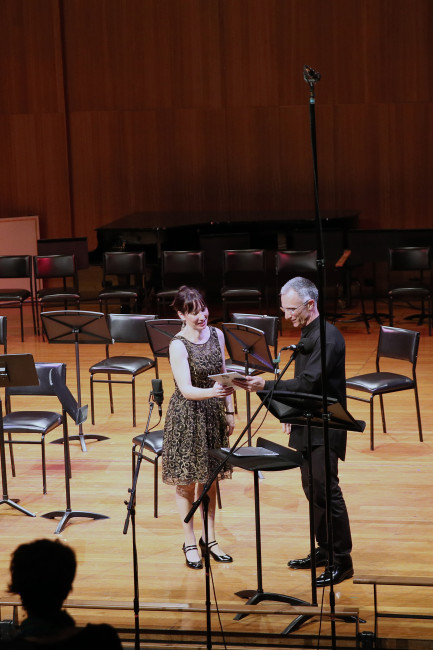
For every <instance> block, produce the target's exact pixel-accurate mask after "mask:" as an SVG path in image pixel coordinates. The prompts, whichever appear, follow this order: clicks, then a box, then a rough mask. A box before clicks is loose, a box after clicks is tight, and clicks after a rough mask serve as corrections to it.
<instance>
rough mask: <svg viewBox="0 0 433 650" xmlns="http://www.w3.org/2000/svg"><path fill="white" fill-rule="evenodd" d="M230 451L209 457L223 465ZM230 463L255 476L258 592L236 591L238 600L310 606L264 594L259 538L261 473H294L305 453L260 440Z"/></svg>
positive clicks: (235, 454)
mask: <svg viewBox="0 0 433 650" xmlns="http://www.w3.org/2000/svg"><path fill="white" fill-rule="evenodd" d="M229 452H230V449H228V448H227V449H224V448H223V449H211V450H209V455H210V456H212V457H213V458H216V459H217V460H219V461H223V460H224V459H225V458H226V457H227V454H228V453H229ZM230 463H231V464H232V465H234V466H235V467H240V468H242V469H245V470H248V471H251V472H253V473H254V513H255V527H256V560H257V589H244V590H242V591H237V592H236V596H239V597H240V598H247V599H248V600H247V603H246V604H247V605H257V604H258V603H260V602H262V601H263V600H274V601H277V602H280V603H288V604H289V605H298V606H299V605H310V603H307V602H305V601H304V600H300V599H299V598H295V597H294V596H286V595H284V594H277V593H274V592H269V591H264V590H263V581H262V545H261V534H260V494H259V472H262V471H272V472H278V471H282V470H285V469H293V468H295V467H300V466H301V465H302V453H301V452H300V451H294V450H293V449H288V448H287V447H283V446H282V445H277V444H276V443H274V442H271V441H269V440H265V439H264V438H258V439H257V447H239V448H238V449H236V450H235V451H234V452H233V453H232V454H231V456H230ZM245 616H248V614H243V613H239V614H236V616H235V617H234V619H235V620H236V621H239V620H240V619H242V618H244V617H245Z"/></svg>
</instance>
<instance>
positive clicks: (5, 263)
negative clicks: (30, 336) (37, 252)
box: [0, 255, 36, 341]
mask: <svg viewBox="0 0 433 650" xmlns="http://www.w3.org/2000/svg"><path fill="white" fill-rule="evenodd" d="M5 278H7V279H11V280H25V281H26V284H27V286H28V288H26V287H16V288H15V287H14V288H7V289H6V288H0V302H1V303H6V304H7V305H8V307H9V306H11V307H18V308H19V310H20V322H21V341H24V320H23V304H24V303H25V302H26V301H28V302H30V305H31V308H32V317H33V331H34V333H35V334H36V319H35V305H34V300H33V278H32V258H31V256H30V255H0V279H5Z"/></svg>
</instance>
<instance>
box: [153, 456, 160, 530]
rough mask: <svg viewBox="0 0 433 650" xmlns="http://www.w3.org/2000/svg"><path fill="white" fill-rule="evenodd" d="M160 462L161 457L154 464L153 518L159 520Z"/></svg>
mask: <svg viewBox="0 0 433 650" xmlns="http://www.w3.org/2000/svg"><path fill="white" fill-rule="evenodd" d="M158 460H159V456H158V455H156V456H155V460H154V463H153V516H154V517H155V519H158Z"/></svg>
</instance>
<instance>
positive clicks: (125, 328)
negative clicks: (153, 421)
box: [89, 314, 157, 427]
mask: <svg viewBox="0 0 433 650" xmlns="http://www.w3.org/2000/svg"><path fill="white" fill-rule="evenodd" d="M154 318H155V316H154V315H144V314H108V316H107V323H108V329H109V330H110V335H111V337H112V342H113V343H114V344H116V343H118V344H119V343H125V344H131V343H134V344H140V345H141V348H140V349H143V347H144V344H147V343H148V342H149V340H148V336H147V329H146V322H148V321H150V320H153V319H154ZM130 350H131V347H130V345H129V346H128V351H130ZM105 355H106V358H105V359H102V361H99V362H98V363H95V364H93V365H92V366H91V368H89V372H90V407H91V412H92V424H95V400H94V384H108V390H109V396H110V410H111V413H114V402H113V390H112V384H130V385H131V389H132V426H134V427H135V426H136V398H135V378H136V377H138V375H141V374H142V373H143V372H146V370H150V369H151V368H155V371H156V363H155V359H152V358H150V357H147V356H144V355H141V356H138V355H137V356H135V355H134V356H133V355H131V354H122V355H118V356H113V357H110V344H107V345H106V346H105ZM101 375H106V376H107V378H106V379H96V378H95V377H96V376H98V377H99V376H101ZM113 375H119V376H120V377H123V378H122V379H121V378H117V379H115V378H113ZM156 376H157V375H156Z"/></svg>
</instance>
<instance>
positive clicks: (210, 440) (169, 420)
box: [162, 327, 231, 485]
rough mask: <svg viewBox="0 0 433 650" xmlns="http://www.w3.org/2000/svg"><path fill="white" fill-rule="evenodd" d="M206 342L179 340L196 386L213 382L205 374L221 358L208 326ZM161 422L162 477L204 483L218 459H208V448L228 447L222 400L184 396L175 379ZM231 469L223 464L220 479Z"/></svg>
mask: <svg viewBox="0 0 433 650" xmlns="http://www.w3.org/2000/svg"><path fill="white" fill-rule="evenodd" d="M209 329H210V336H209V339H208V340H207V341H206V343H191V341H188V340H187V339H186V338H184V337H183V336H182V335H178V336H177V337H176V338H178V339H180V340H181V341H182V343H183V344H184V345H185V347H186V350H187V353H188V363H189V367H190V371H191V383H192V385H193V386H197V387H199V388H211V387H212V386H213V384H214V382H213V380H212V379H209V377H208V375H214V374H217V373H219V372H221V367H222V358H221V347H220V344H219V341H218V334H217V331H216V329H215V328H214V327H210V328H209ZM175 386H176V388H175V392H174V393H173V395H172V396H171V399H170V403H169V405H168V409H167V415H166V418H165V425H164V441H163V453H162V480H163V481H164V483H167V484H169V485H190V484H191V483H205V482H206V481H207V480H208V478H209V476H210V474H211V473H212V470H213V469H214V468H215V467H216V466H217V464H218V461H216V460H215V459H212V458H209V456H208V450H209V449H219V448H220V447H228V446H229V441H228V434H227V423H226V417H225V412H224V411H225V405H224V400H222V399H220V398H218V397H211V398H210V399H205V400H191V399H185V397H183V395H182V393H181V392H180V390H179V388H178V387H177V384H176V382H175ZM230 477H231V468H229V467H225V468H224V469H223V471H222V472H221V473H220V478H230Z"/></svg>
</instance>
